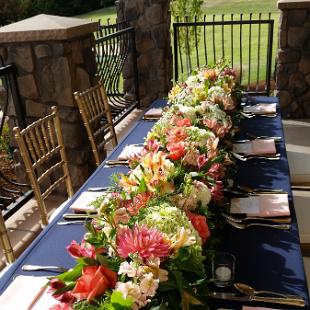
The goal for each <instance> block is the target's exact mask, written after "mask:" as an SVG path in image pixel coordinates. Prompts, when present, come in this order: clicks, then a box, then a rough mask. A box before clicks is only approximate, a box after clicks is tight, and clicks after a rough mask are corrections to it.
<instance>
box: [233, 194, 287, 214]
mask: <svg viewBox="0 0 310 310" xmlns="http://www.w3.org/2000/svg"><path fill="white" fill-rule="evenodd" d="M230 213H242V214H246V215H247V216H260V217H275V216H289V215H290V209H289V205H288V196H287V194H262V195H257V196H250V197H244V198H233V199H231V204H230Z"/></svg>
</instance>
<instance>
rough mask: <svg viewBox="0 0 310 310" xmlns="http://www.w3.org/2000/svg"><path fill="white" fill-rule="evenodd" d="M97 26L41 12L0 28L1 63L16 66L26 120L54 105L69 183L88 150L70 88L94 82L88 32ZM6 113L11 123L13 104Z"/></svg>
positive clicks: (85, 170) (83, 174)
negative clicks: (67, 165)
mask: <svg viewBox="0 0 310 310" xmlns="http://www.w3.org/2000/svg"><path fill="white" fill-rule="evenodd" d="M97 28H98V25H97V23H94V22H88V21H85V20H82V19H77V18H68V17H60V16H51V15H44V14H42V15H37V16H35V17H31V18H28V19H25V20H22V21H20V22H17V23H14V24H10V25H8V26H5V27H2V28H0V42H1V43H0V55H1V56H2V57H3V59H4V61H5V63H6V64H9V63H13V64H14V65H15V66H16V67H17V82H18V87H19V92H20V95H21V101H22V104H23V105H24V109H25V111H26V121H27V123H28V124H30V123H32V122H33V121H34V120H36V119H38V118H41V117H43V116H45V115H47V114H49V113H50V112H51V106H53V105H57V106H58V107H59V110H60V117H61V124H62V133H63V136H64V143H65V147H66V152H67V156H68V161H69V168H70V173H71V176H72V180H73V186H74V187H75V188H78V187H79V186H81V185H82V184H83V182H84V181H85V180H86V178H87V177H88V176H89V174H90V172H91V167H90V165H89V163H88V162H89V160H90V159H91V151H90V147H89V142H88V139H87V136H86V132H85V130H84V126H83V123H82V121H81V118H80V115H79V111H78V108H77V105H76V102H75V100H74V97H73V92H74V91H77V90H84V89H87V88H89V87H90V86H91V85H93V84H94V83H95V73H96V60H95V55H94V52H93V48H94V44H95V41H94V36H93V32H94V31H96V30H97ZM9 116H10V127H13V126H14V125H15V121H14V111H13V109H10V111H9ZM12 141H14V139H12ZM15 146H16V145H15ZM16 156H18V154H17V155H16Z"/></svg>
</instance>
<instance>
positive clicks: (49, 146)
mask: <svg viewBox="0 0 310 310" xmlns="http://www.w3.org/2000/svg"><path fill="white" fill-rule="evenodd" d="M41 131H42V135H43V140H44V145H45V147H46V150H47V151H48V152H49V151H50V150H51V149H52V148H51V144H50V141H49V138H48V135H47V127H46V126H45V124H43V123H42V124H41Z"/></svg>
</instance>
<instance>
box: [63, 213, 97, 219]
mask: <svg viewBox="0 0 310 310" xmlns="http://www.w3.org/2000/svg"><path fill="white" fill-rule="evenodd" d="M94 215H96V214H86V213H81V214H79V213H65V214H63V215H62V217H63V219H65V220H85V219H89V218H92V217H93V216H94Z"/></svg>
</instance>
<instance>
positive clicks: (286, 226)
mask: <svg viewBox="0 0 310 310" xmlns="http://www.w3.org/2000/svg"><path fill="white" fill-rule="evenodd" d="M226 221H227V223H228V224H229V225H231V226H233V227H235V228H237V229H247V228H248V227H251V226H261V227H269V228H275V229H290V228H291V225H289V224H279V225H274V224H264V223H248V224H245V223H236V222H233V221H230V220H228V219H226Z"/></svg>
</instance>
